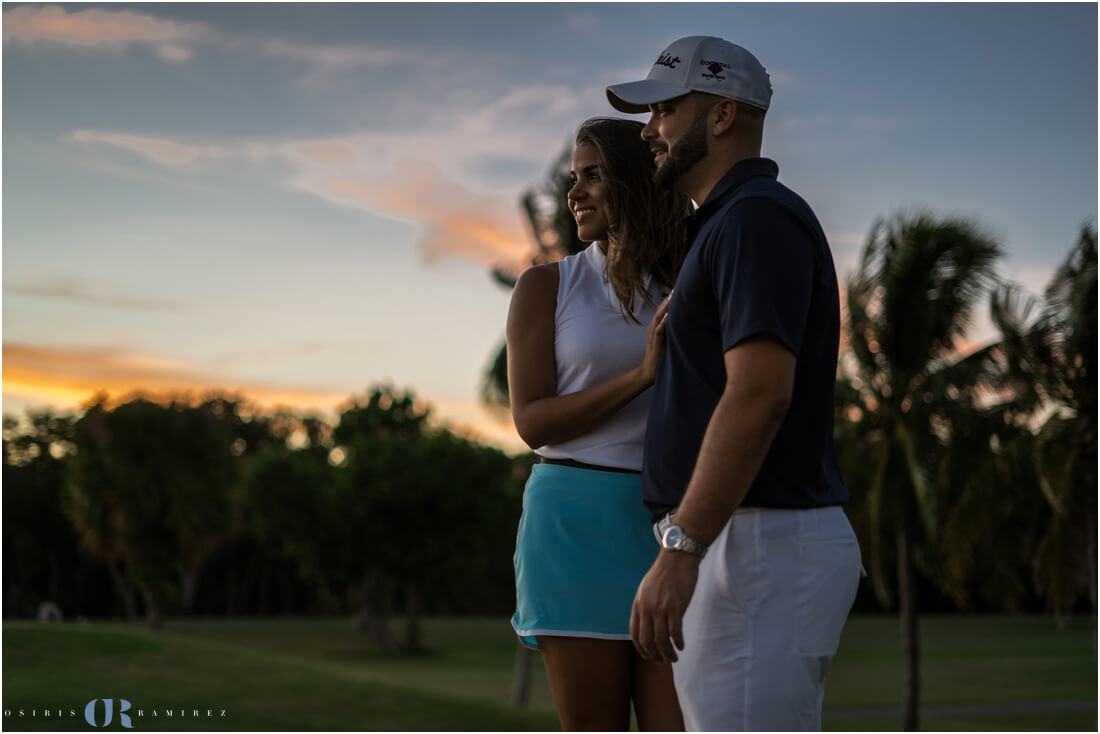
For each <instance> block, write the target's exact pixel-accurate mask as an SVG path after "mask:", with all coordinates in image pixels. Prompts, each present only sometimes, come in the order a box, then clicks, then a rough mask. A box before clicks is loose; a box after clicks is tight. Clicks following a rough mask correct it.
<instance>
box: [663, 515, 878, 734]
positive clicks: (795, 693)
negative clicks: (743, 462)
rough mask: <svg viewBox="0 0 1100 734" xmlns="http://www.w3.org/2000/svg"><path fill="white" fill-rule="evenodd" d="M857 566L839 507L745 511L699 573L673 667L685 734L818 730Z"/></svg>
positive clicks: (855, 583)
mask: <svg viewBox="0 0 1100 734" xmlns="http://www.w3.org/2000/svg"><path fill="white" fill-rule="evenodd" d="M860 569H861V566H860V553H859V545H858V544H857V542H856V537H855V533H853V532H852V526H851V525H850V524H849V523H848V518H847V517H846V516H845V515H844V511H843V510H842V509H841V508H840V507H822V508H818V509H812V510H773V509H761V508H745V509H742V510H738V511H737V512H736V513H735V514H734V516H733V517H732V518H731V519H730V521H729V523H728V524H727V525H726V527H725V529H724V530H722V533H721V534H720V535H719V536H718V538H717V539H716V540H715V541H714V543H713V544H711V546H710V550H709V551H708V552H707V555H706V557H705V558H704V559H703V561H702V562H701V564H700V566H699V581H698V584H697V585H696V587H695V594H694V595H693V596H692V599H691V604H690V605H689V606H688V609H687V613H686V614H685V615H684V650H683V651H682V652H680V653H679V660H678V661H677V662H676V663H674V664H673V666H672V670H673V676H674V677H675V680H676V692H677V693H678V694H679V697H680V706H681V708H682V709H683V712H684V723H685V724H686V725H687V729H688V731H819V730H820V729H821V702H822V699H823V698H824V695H825V673H826V672H827V671H828V669H829V664H830V663H831V662H832V659H833V655H834V654H835V653H836V649H837V643H838V642H839V640H840V633H841V631H842V630H843V629H844V621H845V619H846V618H847V617H848V612H849V610H850V609H851V608H852V602H853V601H854V600H855V596H856V587H857V586H858V584H859V576H860Z"/></svg>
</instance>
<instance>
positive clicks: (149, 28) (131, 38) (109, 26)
mask: <svg viewBox="0 0 1100 734" xmlns="http://www.w3.org/2000/svg"><path fill="white" fill-rule="evenodd" d="M3 25H4V43H5V44H7V43H9V42H12V43H21V44H23V45H27V46H32V45H37V44H46V45H60V46H70V47H78V48H84V49H103V50H110V51H114V52H118V51H122V50H124V49H126V48H127V47H128V46H130V45H141V46H148V47H150V48H152V49H153V50H154V51H155V52H156V54H157V56H159V57H160V58H162V59H164V60H165V61H169V62H172V63H181V62H186V61H190V60H191V59H192V58H193V57H194V50H193V48H192V46H193V45H195V44H207V45H217V46H219V47H221V48H225V49H228V50H237V51H242V50H243V51H246V52H249V51H250V52H252V53H258V54H262V55H265V56H270V57H275V58H280V59H288V60H291V61H297V62H301V63H303V64H305V65H306V66H308V67H310V69H311V74H310V75H308V76H307V77H305V79H304V80H305V81H306V82H307V83H313V82H317V81H319V80H322V79H324V78H325V77H327V75H329V74H332V73H335V72H340V71H350V70H354V69H357V68H360V67H364V66H388V65H390V64H395V63H399V62H402V61H406V60H408V59H409V58H411V54H410V52H408V51H406V50H402V49H387V48H378V47H374V46H364V45H361V44H359V45H347V44H346V45H342V46H335V45H331V44H324V45H313V44H307V43H297V42H294V41H288V40H285V39H280V38H268V39H256V38H248V37H244V36H229V35H226V34H223V33H221V32H219V31H217V30H215V29H214V28H211V27H210V26H208V25H206V24H204V23H196V22H180V21H176V20H169V19H163V18H158V17H156V16H153V15H148V14H144V13H136V12H133V11H129V10H122V11H117V10H100V9H90V10H80V11H77V12H73V13H70V12H68V11H67V10H65V8H63V7H61V6H59V5H45V6H39V5H24V6H22V7H18V8H14V9H12V10H9V11H7V12H5V13H4V24H3Z"/></svg>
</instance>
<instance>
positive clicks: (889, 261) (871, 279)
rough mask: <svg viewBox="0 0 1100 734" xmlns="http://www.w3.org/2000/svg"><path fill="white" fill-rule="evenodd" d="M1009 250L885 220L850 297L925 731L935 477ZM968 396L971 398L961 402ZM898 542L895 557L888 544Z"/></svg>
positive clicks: (878, 578)
mask: <svg viewBox="0 0 1100 734" xmlns="http://www.w3.org/2000/svg"><path fill="white" fill-rule="evenodd" d="M999 256H1000V248H999V246H998V245H997V243H996V242H994V241H993V240H992V239H991V238H990V237H989V236H988V235H986V234H985V233H983V232H981V231H980V230H979V229H978V228H977V227H976V226H975V225H974V224H972V223H970V222H968V221H965V220H961V219H945V220H937V219H935V218H933V217H932V215H930V214H928V213H919V214H916V215H905V214H899V215H896V216H894V217H893V218H890V219H883V220H879V221H878V222H876V223H875V225H874V226H873V228H872V230H871V233H870V235H869V236H868V239H867V243H866V245H865V247H864V251H863V256H862V260H861V263H860V267H859V270H858V271H857V272H856V273H855V274H854V275H853V276H852V277H851V278H850V279H849V282H848V288H847V295H848V300H847V312H848V327H849V333H848V335H847V336H848V339H849V344H850V348H851V350H852V354H853V356H854V368H855V369H854V371H855V374H854V375H853V376H852V382H853V385H854V387H855V388H856V389H857V390H858V391H859V394H860V396H861V398H862V403H863V405H862V412H863V415H864V421H865V427H864V429H863V434H864V441H865V446H864V449H865V454H864V455H865V456H866V457H868V460H869V461H870V462H871V463H872V466H873V473H872V474H871V475H870V482H871V485H870V487H869V488H868V489H867V494H868V497H869V511H870V515H871V517H870V527H871V554H870V563H871V567H872V569H873V573H872V576H873V579H874V586H875V592H876V595H877V596H878V597H879V600H880V602H882V603H883V604H884V605H888V604H890V603H891V601H892V591H891V589H890V588H889V586H888V584H887V580H888V578H889V576H888V574H887V573H886V572H885V568H886V563H887V562H888V561H889V560H893V561H894V563H895V564H896V570H897V573H896V584H897V589H896V590H897V602H898V606H899V612H900V617H901V624H902V639H903V645H904V648H905V655H906V684H905V689H904V691H903V701H902V727H903V729H904V730H907V731H912V730H915V729H916V728H917V723H918V722H917V701H918V696H919V676H918V669H919V668H918V665H919V637H918V625H917V604H916V599H915V597H914V569H915V566H923V567H925V568H927V567H928V566H929V565H930V557H929V549H931V548H934V547H935V541H936V528H937V525H936V522H935V517H936V515H937V513H938V511H939V508H938V507H937V494H936V483H935V481H934V473H933V468H934V466H935V462H936V460H937V458H938V456H939V455H940V454H941V453H942V450H943V445H944V444H943V442H942V438H941V435H938V434H937V432H938V431H939V433H940V434H942V429H943V420H942V413H943V412H944V411H945V408H947V407H948V406H946V405H945V396H946V394H947V391H946V390H945V382H948V381H952V380H954V379H955V378H956V377H967V378H969V377H972V376H973V371H972V370H970V369H969V367H968V366H963V365H960V364H958V363H959V361H960V360H959V359H958V352H957V348H956V347H957V343H958V340H960V339H961V338H962V337H963V335H964V334H965V332H966V329H967V327H968V325H969V323H970V319H971V317H972V315H973V314H974V311H975V309H976V307H977V306H978V304H979V303H981V302H982V301H983V300H984V298H985V295H986V294H987V293H988V292H989V291H990V289H991V288H992V286H993V285H994V284H995V282H996V276H995V274H994V264H995V262H996V260H997V258H998V257H999ZM958 394H959V395H962V394H963V393H958ZM891 539H892V540H893V546H894V547H893V553H891V551H890V548H889V547H888V541H889V540H891Z"/></svg>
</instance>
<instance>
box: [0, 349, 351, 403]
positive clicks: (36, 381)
mask: <svg viewBox="0 0 1100 734" xmlns="http://www.w3.org/2000/svg"><path fill="white" fill-rule="evenodd" d="M3 357H4V359H3V389H4V394H5V395H8V394H10V395H14V396H18V397H19V398H20V399H21V400H23V401H33V402H45V403H50V404H54V405H59V406H64V407H71V406H74V405H77V404H79V403H80V402H83V401H85V400H87V399H88V398H90V397H92V396H93V395H95V394H97V393H101V392H106V393H108V394H109V395H111V396H112V397H118V396H122V395H130V394H135V393H138V394H142V395H146V396H149V397H151V398H165V397H169V396H174V395H179V394H182V393H186V392H196V393H197V392H206V391H210V390H224V391H226V392H232V393H240V394H244V395H247V396H248V397H249V398H250V399H252V400H256V401H258V402H260V403H262V404H264V405H285V406H288V407H291V408H294V409H297V410H308V411H322V412H329V411H332V410H333V409H334V408H335V406H336V405H337V404H339V403H340V402H341V401H343V400H345V399H346V397H347V396H346V395H343V394H336V393H332V392H328V391H322V390H310V389H307V388H300V387H287V386H278V385H269V384H264V383H256V382H249V381H240V380H226V379H224V378H221V377H218V376H216V375H210V374H205V373H203V372H202V371H200V370H196V369H194V368H193V367H191V366H190V365H187V364H184V363H181V362H177V361H174V360H168V359H164V358H158V357H152V356H148V355H139V354H131V353H127V352H123V351H120V350H117V349H114V348H111V347H43V346H32V345H27V344H5V345H4V352H3Z"/></svg>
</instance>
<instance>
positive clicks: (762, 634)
mask: <svg viewBox="0 0 1100 734" xmlns="http://www.w3.org/2000/svg"><path fill="white" fill-rule="evenodd" d="M607 95H608V99H609V100H610V102H611V104H612V106H613V107H615V108H616V109H618V110H620V111H623V112H631V113H640V112H646V111H648V112H651V113H652V116H651V118H650V120H649V123H648V124H647V125H646V127H645V128H644V129H643V131H642V137H643V138H644V139H645V140H647V141H648V142H649V144H650V146H651V148H652V149H653V152H654V157H655V161H656V164H657V174H656V176H657V179H658V181H660V182H663V183H665V184H667V185H669V186H672V187H674V188H676V189H677V190H679V191H682V192H684V193H686V194H688V195H690V196H691V197H692V199H693V200H695V201H696V202H697V203H698V204H699V205H700V206H699V209H698V211H697V212H696V213H695V215H694V216H693V220H694V221H693V222H692V225H693V227H697V228H698V230H697V234H696V235H695V238H694V242H693V244H692V248H691V251H690V252H689V254H688V256H687V258H686V260H685V262H684V265H683V268H682V270H681V272H680V275H679V278H678V280H677V282H676V288H675V290H674V292H673V296H672V301H671V303H670V306H669V312H668V325H667V328H666V334H665V339H666V345H665V350H664V353H663V354H662V357H661V363H660V368H659V370H658V375H657V382H656V384H655V386H654V396H653V402H652V404H651V408H650V420H649V423H648V429H647V433H646V442H645V457H644V468H643V491H644V494H645V502H646V506H647V507H648V508H649V511H650V516H651V518H652V519H653V521H654V522H655V531H656V532H658V534H659V535H660V538H661V545H662V546H663V549H662V550H661V552H660V554H659V555H658V558H657V560H656V561H655V562H654V564H653V566H652V568H651V569H650V571H649V573H648V574H647V575H646V576H645V578H644V579H643V580H642V583H641V585H640V586H639V588H638V593H637V596H636V597H635V600H634V609H633V613H632V617H631V636H632V638H633V639H634V643H635V645H636V646H637V647H638V649H639V651H640V652H641V654H642V655H643V656H644V657H647V658H649V659H653V660H658V661H663V660H671V661H673V663H674V664H673V672H674V676H675V679H676V688H677V692H678V693H679V696H680V703H681V706H682V708H683V710H684V719H685V723H686V724H687V727H688V729H690V730H715V731H733V730H743V731H750V730H788V731H790V730H817V729H820V728H821V702H822V697H823V695H824V683H825V673H826V671H827V670H828V667H829V664H830V662H831V661H832V657H833V655H834V654H835V652H836V648H837V643H838V640H839V638H840V633H841V630H842V629H843V627H844V621H845V619H846V618H847V615H848V611H849V610H850V609H851V605H852V602H853V600H854V598H855V592H856V587H857V585H858V582H859V575H860V569H861V566H860V555H859V547H858V545H857V543H856V539H855V535H854V533H853V532H852V528H851V525H849V523H848V521H847V518H846V517H845V516H844V512H843V510H842V509H841V505H842V504H843V503H844V502H846V501H847V499H848V491H847V489H846V487H845V486H844V482H843V480H842V479H841V477H840V471H839V467H838V465H837V460H836V451H835V447H834V444H833V388H834V380H835V376H836V361H837V348H838V342H839V332H840V306H839V297H838V291H837V281H836V271H835V269H834V266H833V260H832V255H831V253H830V251H829V246H828V243H827V241H826V239H825V235H824V233H823V232H822V230H821V226H820V225H819V224H818V221H817V218H816V217H815V216H814V213H813V211H812V210H811V209H810V207H809V205H807V204H806V202H805V201H803V200H802V199H801V198H800V197H799V196H798V195H797V194H795V193H794V192H792V191H791V190H790V189H788V188H786V187H785V186H783V185H782V184H780V183H778V181H777V180H776V177H777V175H778V167H777V166H776V164H775V163H774V162H773V161H770V160H768V159H766V158H761V157H760V149H761V141H762V138H763V129H764V116H765V113H766V111H767V109H768V105H769V103H770V101H771V84H770V81H769V78H768V75H767V73H766V72H765V70H764V67H763V66H761V64H760V62H759V61H757V60H756V58H755V57H754V56H753V55H752V54H750V53H749V52H748V51H746V50H745V49H743V48H741V47H740V46H736V45H734V44H732V43H730V42H728V41H725V40H723V39H720V38H713V37H706V36H691V37H688V38H682V39H680V40H678V41H676V42H674V43H673V44H672V45H671V46H669V47H668V48H667V49H665V50H664V52H662V53H661V54H660V56H659V57H658V59H657V61H656V63H655V64H654V65H653V68H652V70H651V71H650V73H649V76H648V78H647V79H645V80H642V81H638V82H632V83H628V84H620V85H616V86H612V87H608V89H607ZM677 650H679V651H680V652H679V653H677Z"/></svg>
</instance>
